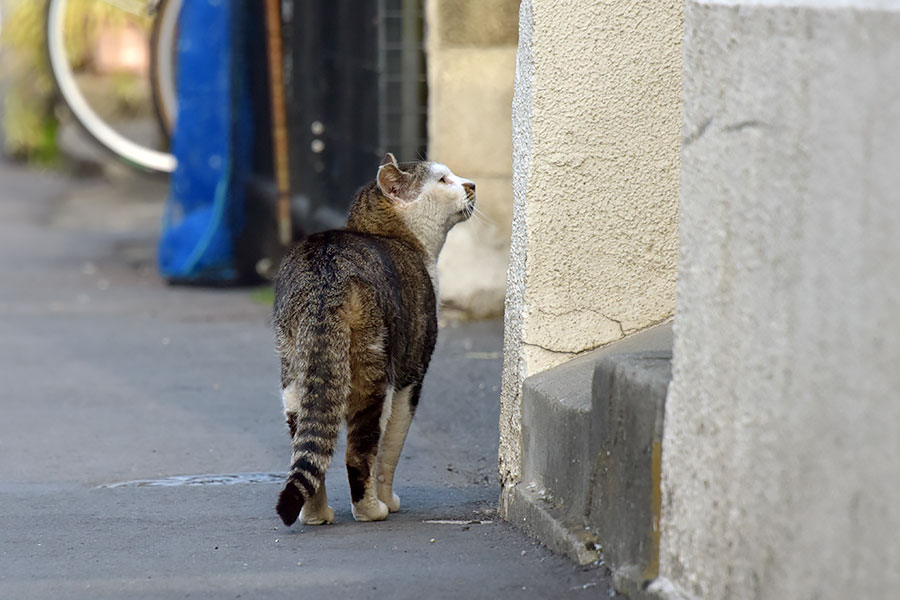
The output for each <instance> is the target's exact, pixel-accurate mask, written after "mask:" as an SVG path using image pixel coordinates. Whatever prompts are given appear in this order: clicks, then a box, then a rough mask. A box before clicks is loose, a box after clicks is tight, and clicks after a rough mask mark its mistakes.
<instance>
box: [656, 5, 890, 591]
mask: <svg viewBox="0 0 900 600" xmlns="http://www.w3.org/2000/svg"><path fill="white" fill-rule="evenodd" d="M875 7H880V9H879V10H876V9H875ZM898 31H900V7H898V6H897V4H896V3H884V2H879V3H872V2H851V1H849V0H847V1H842V2H813V1H808V2H791V3H790V6H781V5H779V4H776V3H774V2H764V3H755V2H741V3H736V2H728V3H718V2H694V1H689V2H688V3H687V12H686V32H685V70H684V78H685V79H684V93H685V111H684V137H685V142H684V151H683V154H682V165H683V173H682V189H681V199H682V205H681V259H680V261H681V262H680V265H679V284H678V300H677V306H678V308H677V313H676V339H675V349H674V354H675V360H674V365H673V376H674V379H673V383H672V386H671V390H670V395H669V398H668V399H667V405H666V427H665V434H664V443H663V513H662V541H661V564H660V568H661V574H662V575H664V576H665V577H666V578H667V581H666V582H665V584H666V585H668V586H669V588H670V589H680V590H681V591H682V592H686V593H689V594H694V595H696V596H699V597H703V598H733V599H738V600H739V599H743V598H754V599H755V598H895V597H897V595H898V589H900V537H898V536H897V532H898V531H900V436H898V435H897V432H898V431H900V403H898V402H896V397H897V390H898V389H900V370H898V369H897V365H898V364H900V338H898V336H897V335H896V334H895V332H896V329H897V327H896V323H897V315H898V314H900V278H898V277H897V269H898V265H900V236H898V234H897V232H898V231H900V196H898V190H900V170H898V168H897V166H898V165H900V77H898V76H897V74H898V73H900V37H898V35H897V32H898Z"/></svg>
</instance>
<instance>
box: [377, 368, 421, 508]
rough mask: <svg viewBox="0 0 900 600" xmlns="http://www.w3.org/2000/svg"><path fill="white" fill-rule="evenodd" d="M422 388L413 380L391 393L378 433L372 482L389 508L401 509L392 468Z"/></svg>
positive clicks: (401, 448) (398, 459)
mask: <svg viewBox="0 0 900 600" xmlns="http://www.w3.org/2000/svg"><path fill="white" fill-rule="evenodd" d="M421 389H422V386H421V384H413V385H409V386H406V387H405V388H403V389H401V390H399V391H397V392H396V393H395V394H394V397H393V399H392V401H391V412H390V417H389V418H388V419H387V424H386V426H385V428H384V433H383V434H382V436H381V447H380V448H379V449H378V457H377V458H376V460H375V478H376V484H375V486H376V490H377V495H378V499H379V500H381V501H382V502H384V503H385V504H387V507H388V509H389V510H390V511H391V512H397V511H398V510H400V497H399V496H398V495H397V494H395V493H394V471H395V470H396V469H397V463H398V462H399V461H400V453H401V451H402V450H403V443H404V442H405V441H406V434H407V433H408V432H409V425H410V423H412V418H413V414H414V413H415V410H416V404H418V399H419V393H420V392H421Z"/></svg>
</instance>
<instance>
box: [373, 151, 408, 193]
mask: <svg viewBox="0 0 900 600" xmlns="http://www.w3.org/2000/svg"><path fill="white" fill-rule="evenodd" d="M388 156H390V157H391V158H394V156H393V155H392V154H388V155H387V156H385V159H387V157H388ZM411 180H412V177H411V176H410V174H409V173H407V172H405V171H401V170H400V167H398V166H397V163H396V161H395V162H389V163H387V164H385V163H382V165H381V166H380V167H378V177H376V178H375V183H376V184H378V189H379V190H381V193H382V194H384V195H385V196H387V197H388V198H390V199H391V200H394V201H396V202H409V201H411V200H412V198H409V197H408V196H409V190H410V184H411Z"/></svg>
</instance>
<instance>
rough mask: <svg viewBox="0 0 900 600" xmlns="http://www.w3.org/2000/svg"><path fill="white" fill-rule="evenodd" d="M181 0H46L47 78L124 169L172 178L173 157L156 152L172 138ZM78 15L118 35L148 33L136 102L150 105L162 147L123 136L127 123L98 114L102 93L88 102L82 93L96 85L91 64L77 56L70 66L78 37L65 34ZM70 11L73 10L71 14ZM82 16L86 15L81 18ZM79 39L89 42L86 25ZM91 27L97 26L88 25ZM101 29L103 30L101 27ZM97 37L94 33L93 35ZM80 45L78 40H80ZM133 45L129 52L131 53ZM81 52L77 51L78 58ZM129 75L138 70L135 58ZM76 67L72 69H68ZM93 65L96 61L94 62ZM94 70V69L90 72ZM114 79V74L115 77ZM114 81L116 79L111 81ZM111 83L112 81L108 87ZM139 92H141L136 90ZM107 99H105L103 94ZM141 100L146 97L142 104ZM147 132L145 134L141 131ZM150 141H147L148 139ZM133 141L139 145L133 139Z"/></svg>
mask: <svg viewBox="0 0 900 600" xmlns="http://www.w3.org/2000/svg"><path fill="white" fill-rule="evenodd" d="M182 3H183V0H48V2H47V11H46V19H45V32H46V43H47V54H48V57H49V60H50V67H51V72H52V74H53V79H54V81H55V82H56V86H57V89H58V91H59V95H60V97H61V98H62V100H63V102H64V103H65V104H66V106H67V107H68V108H69V110H70V111H71V113H72V115H73V116H74V118H75V120H76V121H77V122H78V124H79V125H80V126H81V127H82V128H83V129H84V130H85V131H86V132H87V133H88V134H89V135H90V136H91V137H92V138H93V139H94V140H96V141H97V142H98V143H99V144H100V145H101V146H103V147H104V148H106V149H107V150H109V151H110V152H111V153H112V154H114V155H115V156H116V157H118V158H119V159H120V160H122V161H124V162H125V163H127V164H129V165H132V166H134V167H137V168H140V169H142V170H145V171H151V172H157V173H171V172H172V171H174V170H175V167H176V165H177V161H176V159H175V157H174V156H173V155H172V154H171V153H169V152H167V151H165V150H161V149H160V145H163V146H164V145H165V143H167V142H168V139H169V136H170V135H171V132H172V128H173V126H174V122H175V115H176V113H177V99H176V95H175V45H176V42H177V30H178V15H179V13H180V11H181V6H182ZM79 8H80V9H81V10H82V13H81V14H90V15H98V14H99V15H103V16H104V17H106V19H107V22H109V23H118V24H119V29H120V30H121V31H124V32H129V31H130V32H131V34H135V32H136V34H137V35H138V36H140V35H142V34H144V33H146V32H147V30H148V29H149V78H148V79H149V93H147V94H144V93H142V92H143V90H140V91H139V94H138V95H139V96H141V98H139V99H138V100H137V101H136V102H137V103H141V104H142V105H146V103H149V104H150V105H151V109H152V112H153V118H154V119H155V121H156V124H157V126H156V129H157V132H159V133H161V134H162V138H163V140H162V142H163V144H160V145H157V144H154V140H152V139H148V136H147V135H144V136H143V137H144V139H140V137H141V136H139V135H137V134H136V133H135V132H128V133H126V132H124V131H121V129H128V127H127V125H128V124H127V123H124V124H123V123H116V122H113V119H112V118H111V117H110V115H109V114H107V113H108V112H109V111H104V110H102V109H100V108H99V105H100V104H102V103H103V102H107V103H108V100H109V99H108V97H104V94H103V91H102V90H101V91H99V92H98V91H97V90H94V92H95V93H94V94H93V97H92V96H91V94H89V93H86V91H87V88H88V87H91V86H92V85H94V84H96V79H92V78H91V71H92V68H94V67H96V65H93V64H90V63H91V62H92V61H91V60H90V59H88V60H85V59H84V57H83V56H82V57H81V58H80V61H77V60H73V58H75V57H74V56H72V54H73V52H72V48H73V47H75V46H77V41H78V40H77V36H76V38H75V39H70V38H69V37H68V33H69V32H70V31H71V30H72V29H76V28H75V27H73V25H76V23H74V20H73V16H75V15H77V14H78V13H76V12H75V10H77V9H79ZM73 9H74V10H73ZM85 11H87V12H85ZM81 25H82V28H81V31H80V33H82V34H84V35H85V36H90V34H91V27H90V26H89V25H90V23H88V22H85V23H82V24H81ZM92 25H93V26H94V27H97V26H98V25H97V24H96V23H93V24H92ZM101 26H102V24H101ZM94 33H96V32H94ZM82 41H83V40H82ZM134 46H135V44H133V43H132V45H131V47H132V48H134ZM84 52H85V50H84V48H82V54H84ZM135 61H136V62H135V65H137V66H134V70H135V71H136V72H137V71H140V70H142V67H141V66H140V65H138V64H137V63H139V62H140V60H139V58H135ZM79 62H80V63H81V64H73V63H79ZM94 62H96V61H94ZM94 70H96V69H94ZM114 75H115V74H114ZM113 79H115V78H113ZM115 84H116V81H115V80H114V81H113V85H115ZM138 87H142V86H140V85H139V86H138ZM107 95H108V94H107ZM143 96H149V98H144V97H143ZM145 129H146V128H145ZM150 137H152V136H150ZM134 138H138V139H134Z"/></svg>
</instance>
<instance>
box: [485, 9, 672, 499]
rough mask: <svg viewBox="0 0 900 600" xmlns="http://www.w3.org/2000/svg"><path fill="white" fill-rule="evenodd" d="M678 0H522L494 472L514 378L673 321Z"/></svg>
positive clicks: (515, 454) (504, 451)
mask: <svg viewBox="0 0 900 600" xmlns="http://www.w3.org/2000/svg"><path fill="white" fill-rule="evenodd" d="M682 7H683V3H682V2H676V1H666V2H641V3H634V2H625V1H624V0H617V1H613V2H602V3H598V2H580V1H576V0H567V1H555V0H524V1H523V2H522V6H521V10H520V25H519V54H518V58H517V65H516V82H515V96H514V99H513V147H514V150H515V153H514V161H513V172H514V175H513V188H514V215H513V232H512V248H511V259H510V270H509V285H508V291H507V303H506V323H507V333H506V344H505V352H506V363H505V364H506V366H505V372H504V389H503V407H502V417H501V420H502V423H503V426H502V427H501V476H502V478H503V480H504V481H509V482H515V481H516V480H518V478H519V472H520V467H519V464H520V450H519V446H520V443H521V432H520V429H519V422H520V420H521V416H520V411H521V406H520V404H521V382H522V380H523V379H524V378H525V377H527V376H529V375H532V374H534V373H537V372H539V371H542V370H544V369H547V368H550V367H553V366H555V365H557V364H560V363H561V362H563V361H565V360H567V359H569V358H571V357H572V356H574V355H576V354H578V353H581V352H584V351H587V350H591V349H593V348H597V347H599V346H603V345H605V344H609V343H611V342H613V341H616V340H618V339H621V338H623V337H625V336H627V335H629V334H631V333H634V332H636V331H639V330H641V329H643V328H645V327H648V326H650V325H653V324H654V323H658V322H660V321H662V320H664V319H666V318H667V317H669V316H671V314H672V312H673V310H674V291H675V264H676V249H677V233H676V228H677V203H678V202H677V198H678V165H679V162H678V161H679V157H678V155H679V145H680V135H679V123H680V114H681V112H680V111H681V83H680V82H681V36H682Z"/></svg>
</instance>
